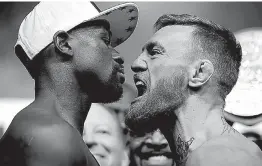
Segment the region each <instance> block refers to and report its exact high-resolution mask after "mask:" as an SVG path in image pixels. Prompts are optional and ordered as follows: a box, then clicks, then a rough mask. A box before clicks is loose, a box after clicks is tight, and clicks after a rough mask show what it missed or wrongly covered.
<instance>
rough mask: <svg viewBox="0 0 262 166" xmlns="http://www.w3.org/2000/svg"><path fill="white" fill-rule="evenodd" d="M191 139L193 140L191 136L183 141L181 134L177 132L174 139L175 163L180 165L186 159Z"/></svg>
mask: <svg viewBox="0 0 262 166" xmlns="http://www.w3.org/2000/svg"><path fill="white" fill-rule="evenodd" d="M193 141H194V138H193V137H192V138H190V140H189V141H183V139H182V138H181V135H180V134H178V137H177V141H176V153H177V159H176V162H177V164H179V165H180V164H182V163H184V162H185V161H186V160H187V157H188V151H189V146H190V145H191V144H192V142H193Z"/></svg>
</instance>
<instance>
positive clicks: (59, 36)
mask: <svg viewBox="0 0 262 166" xmlns="http://www.w3.org/2000/svg"><path fill="white" fill-rule="evenodd" d="M68 41H69V35H68V33H67V32H65V31H57V32H56V33H55V34H54V36H53V42H54V45H55V48H56V50H57V51H58V52H59V53H61V55H67V56H70V57H72V56H73V50H72V47H71V46H70V44H69V42H68Z"/></svg>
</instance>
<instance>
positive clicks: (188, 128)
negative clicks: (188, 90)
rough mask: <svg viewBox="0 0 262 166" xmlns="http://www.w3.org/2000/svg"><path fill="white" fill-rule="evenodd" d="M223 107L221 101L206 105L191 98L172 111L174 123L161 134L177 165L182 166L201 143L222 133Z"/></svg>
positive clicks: (195, 98) (206, 103) (198, 99)
mask: <svg viewBox="0 0 262 166" xmlns="http://www.w3.org/2000/svg"><path fill="white" fill-rule="evenodd" d="M217 101H218V100H217ZM223 106H224V103H223V101H220V102H217V103H210V102H209V103H208V102H206V101H205V100H203V99H200V98H197V97H192V98H189V99H188V100H187V101H186V103H185V105H184V106H182V107H181V108H179V109H178V110H175V111H174V113H175V117H176V119H175V123H174V124H173V126H172V127H167V128H168V129H169V131H168V130H166V129H163V133H164V135H165V137H166V138H167V140H168V142H169V144H170V148H171V150H172V151H173V153H174V154H175V157H176V158H175V160H176V163H177V164H178V165H183V163H184V162H185V161H186V160H187V157H188V155H189V154H190V153H191V152H192V151H194V150H195V149H197V148H199V147H200V146H201V145H202V144H203V143H205V142H207V141H208V140H209V139H211V138H214V137H217V136H219V135H221V134H222V133H223V130H224V126H225V125H226V124H225V123H224V121H223V112H222V110H223ZM161 130H162V129H161Z"/></svg>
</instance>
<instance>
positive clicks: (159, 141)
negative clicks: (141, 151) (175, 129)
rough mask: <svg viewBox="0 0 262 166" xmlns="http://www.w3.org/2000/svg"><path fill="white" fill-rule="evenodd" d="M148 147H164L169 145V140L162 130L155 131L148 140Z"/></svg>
mask: <svg viewBox="0 0 262 166" xmlns="http://www.w3.org/2000/svg"><path fill="white" fill-rule="evenodd" d="M146 144H147V146H148V148H153V149H159V150H161V149H164V148H166V147H167V146H168V142H167V140H166V139H165V137H164V135H163V134H162V133H161V132H160V131H158V130H157V131H155V132H154V133H153V134H152V136H151V137H150V138H149V139H147V140H146Z"/></svg>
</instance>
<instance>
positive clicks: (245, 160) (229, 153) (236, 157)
mask: <svg viewBox="0 0 262 166" xmlns="http://www.w3.org/2000/svg"><path fill="white" fill-rule="evenodd" d="M231 141H236V142H235V143H234V142H231ZM238 141H239V140H238V139H236V140H234V139H232V140H228V139H223V138H222V139H221V140H215V141H211V142H210V143H208V144H206V145H203V146H202V147H200V148H199V149H197V150H196V151H194V152H193V153H192V154H191V155H190V156H189V158H188V160H187V163H186V166H199V165H201V166H210V165H212V166H220V165H223V166H247V165H248V166H261V165H262V152H261V151H260V149H259V148H258V147H256V146H255V145H254V146H253V144H252V142H251V143H250V142H249V141H245V140H241V141H239V142H238ZM240 144H242V146H239V145H240ZM247 144H248V145H251V148H245V146H246V145H247Z"/></svg>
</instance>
